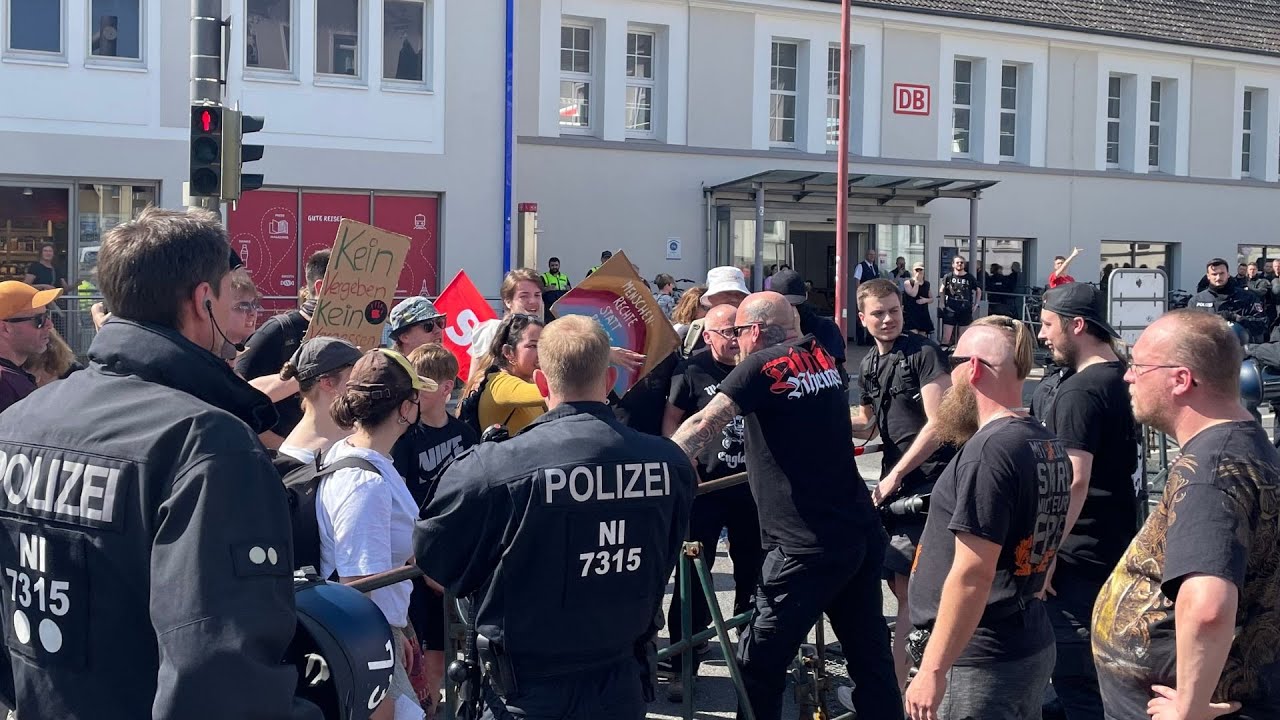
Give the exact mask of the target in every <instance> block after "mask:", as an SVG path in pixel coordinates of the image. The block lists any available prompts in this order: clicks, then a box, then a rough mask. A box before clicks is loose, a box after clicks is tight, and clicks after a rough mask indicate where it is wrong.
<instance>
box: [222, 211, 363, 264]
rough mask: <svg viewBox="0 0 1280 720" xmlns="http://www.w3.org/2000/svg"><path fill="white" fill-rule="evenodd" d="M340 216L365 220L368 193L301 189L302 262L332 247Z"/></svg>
mask: <svg viewBox="0 0 1280 720" xmlns="http://www.w3.org/2000/svg"><path fill="white" fill-rule="evenodd" d="M250 194H252V193H250ZM246 197H247V195H246ZM343 218H346V219H349V220H355V221H356V222H361V223H367V222H369V193H322V192H303V193H302V262H303V263H306V262H307V258H309V257H311V256H312V255H313V254H315V253H316V252H318V251H320V250H325V249H328V248H331V247H333V239H334V238H335V237H336V236H337V235H338V225H339V224H341V223H342V220H343ZM304 272H305V268H304Z"/></svg>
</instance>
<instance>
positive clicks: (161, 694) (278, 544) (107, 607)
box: [0, 319, 321, 720]
mask: <svg viewBox="0 0 1280 720" xmlns="http://www.w3.org/2000/svg"><path fill="white" fill-rule="evenodd" d="M89 356H90V360H91V364H90V367H89V368H88V369H86V370H84V371H82V372H78V373H75V374H73V375H72V376H70V377H69V378H67V379H66V380H62V381H59V382H56V383H53V384H52V385H49V386H47V387H44V388H42V389H40V390H37V391H36V392H35V393H33V394H32V395H31V396H29V397H28V398H26V399H25V400H23V401H21V402H19V403H18V404H16V405H14V406H12V407H11V408H9V409H8V410H6V411H5V412H4V413H2V414H0V463H2V464H3V473H4V474H0V477H3V478H7V479H6V480H5V482H4V483H3V487H4V489H3V491H2V492H0V565H2V566H3V572H2V573H0V574H2V575H3V589H4V599H3V603H4V611H3V614H2V617H3V622H4V624H5V626H6V633H5V639H6V642H7V645H8V653H5V654H4V660H6V661H7V664H8V665H11V670H12V673H11V675H10V674H9V673H8V672H6V673H4V675H5V677H3V678H0V680H3V681H4V683H3V684H8V681H9V680H12V682H13V685H12V686H10V687H9V688H7V690H8V692H7V693H6V694H7V695H10V697H6V698H4V699H5V700H6V701H7V702H9V704H10V705H11V706H13V705H15V702H16V709H17V711H18V714H19V716H20V717H22V718H24V720H27V719H35V718H60V719H63V720H66V719H88V718H93V719H94V720H115V719H117V718H118V719H119V720H126V719H127V720H138V719H140V718H157V719H159V718H172V719H173V720H178V719H181V720H192V719H200V718H209V719H210V720H212V719H213V718H217V719H218V720H224V719H226V718H281V719H283V718H320V717H321V715H320V713H319V711H318V709H316V708H315V707H314V706H311V705H308V704H305V703H302V702H301V701H296V700H295V698H294V691H295V688H296V683H297V674H296V672H295V671H294V669H293V666H292V665H284V664H282V662H281V661H282V660H283V658H284V654H285V650H286V648H287V647H288V645H289V642H290V640H291V639H292V637H293V634H294V628H295V625H296V617H295V610H294V594H293V592H294V591H293V581H292V572H291V568H292V567H293V557H292V546H291V542H292V534H291V531H290V521H289V514H288V507H287V502H286V500H285V494H284V488H283V486H282V484H281V482H280V479H279V476H278V475H277V474H276V472H275V470H274V469H273V468H272V465H271V462H270V461H269V460H268V458H267V455H266V452H265V451H264V449H263V448H262V445H261V444H260V443H259V442H258V439H257V433H258V432H260V431H261V430H263V429H265V428H268V427H270V426H271V424H272V423H273V422H274V418H275V413H274V411H273V409H272V406H271V404H270V402H269V401H268V400H267V398H266V397H265V396H264V395H262V394H261V393H259V392H258V391H256V390H254V389H253V388H252V387H250V386H249V385H248V384H246V383H245V382H244V381H243V380H241V379H239V378H238V377H236V376H235V374H234V373H232V372H231V370H230V369H229V368H228V367H227V366H226V364H225V363H224V362H222V361H220V360H218V358H216V357H215V356H214V355H212V354H211V353H209V352H208V351H206V350H204V349H202V348H199V347H197V346H196V345H194V344H193V343H191V342H190V341H188V340H187V339H186V338H184V337H183V336H181V335H180V334H178V333H177V332H175V331H173V330H169V329H165V328H160V327H156V326H151V325H143V324H138V323H133V322H129V321H126V320H120V319H114V320H111V321H110V322H108V323H107V324H106V325H104V326H103V328H102V330H101V332H99V333H98V335H97V337H96V338H95V339H94V341H93V345H92V347H91V348H90V350H89Z"/></svg>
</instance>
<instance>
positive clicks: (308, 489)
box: [273, 454, 380, 572]
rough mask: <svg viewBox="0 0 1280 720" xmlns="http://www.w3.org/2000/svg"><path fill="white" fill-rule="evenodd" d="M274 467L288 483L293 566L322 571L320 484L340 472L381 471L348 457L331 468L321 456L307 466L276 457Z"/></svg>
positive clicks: (362, 460)
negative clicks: (323, 462)
mask: <svg viewBox="0 0 1280 720" xmlns="http://www.w3.org/2000/svg"><path fill="white" fill-rule="evenodd" d="M273 464H274V465H275V467H276V472H278V473H280V478H281V479H282V480H283V481H284V489H285V493H286V495H287V496H288V498H289V522H290V523H291V524H292V525H293V566H294V568H295V569H301V568H305V567H311V568H313V570H314V571H316V572H319V570H320V521H319V520H317V519H316V502H317V494H318V492H319V490H320V481H321V480H323V479H325V478H326V477H328V476H330V475H332V474H334V473H335V472H337V471H339V470H345V469H347V468H359V469H361V470H368V471H369V472H375V473H376V472H380V471H379V470H378V468H377V467H375V466H374V464H373V463H371V462H369V461H368V460H365V459H364V458H359V457H345V458H342V459H341V460H337V461H334V462H332V463H330V464H328V465H321V456H320V455H319V454H317V455H316V459H315V462H310V463H304V462H302V461H300V460H298V459H297V458H293V457H290V456H288V455H279V454H278V455H276V457H275V460H274V461H273Z"/></svg>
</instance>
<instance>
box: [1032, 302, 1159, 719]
mask: <svg viewBox="0 0 1280 720" xmlns="http://www.w3.org/2000/svg"><path fill="white" fill-rule="evenodd" d="M1097 294H1098V293H1097V291H1096V290H1094V289H1093V287H1092V286H1090V285H1088V284H1086V283H1067V284H1065V285H1060V286H1058V287H1056V288H1054V289H1052V290H1049V291H1048V292H1046V293H1045V294H1044V306H1043V309H1042V310H1041V311H1040V320H1041V325H1040V339H1041V340H1044V341H1045V343H1046V344H1047V345H1048V347H1049V350H1050V351H1051V352H1052V353H1053V362H1054V364H1055V365H1057V366H1060V367H1062V368H1068V369H1070V371H1071V374H1070V375H1067V376H1066V377H1065V378H1062V379H1059V378H1057V377H1055V376H1053V375H1049V376H1046V379H1045V380H1044V382H1043V383H1042V384H1046V385H1051V386H1052V388H1051V389H1050V390H1048V392H1046V393H1044V394H1043V395H1041V394H1040V393H1037V402H1036V404H1035V406H1034V407H1033V408H1032V412H1033V414H1034V416H1035V417H1036V419H1038V420H1039V421H1040V422H1042V423H1044V426H1045V427H1046V428H1047V429H1048V430H1049V432H1051V433H1053V434H1054V435H1056V436H1057V437H1058V440H1059V441H1060V442H1062V445H1063V447H1065V448H1066V450H1067V456H1068V457H1069V458H1070V459H1071V468H1072V476H1071V505H1070V508H1069V510H1068V511H1067V525H1066V529H1065V531H1064V533H1065V539H1064V540H1063V541H1062V547H1061V549H1060V550H1059V552H1058V558H1057V561H1056V562H1055V564H1054V567H1052V568H1050V571H1049V578H1048V579H1046V581H1045V591H1046V592H1045V593H1044V595H1045V596H1047V597H1046V598H1045V599H1046V607H1047V609H1048V611H1049V619H1050V621H1051V622H1052V623H1053V630H1054V635H1055V636H1056V637H1057V646H1058V659H1057V664H1056V665H1055V666H1054V670H1053V689H1054V691H1055V692H1056V693H1057V695H1058V700H1059V701H1060V702H1061V703H1062V708H1063V712H1064V713H1065V714H1066V717H1067V720H1102V717H1103V715H1102V701H1101V699H1100V698H1099V697H1098V677H1097V673H1096V672H1095V671H1094V668H1093V654H1092V651H1091V649H1090V647H1089V614H1090V613H1091V612H1092V610H1093V601H1094V600H1095V599H1096V598H1097V597H1098V591H1099V590H1101V589H1102V584H1103V583H1104V582H1106V579H1107V575H1108V574H1109V573H1110V572H1111V568H1113V567H1115V564H1116V562H1117V561H1118V560H1119V559H1120V556H1121V555H1123V554H1124V551H1125V548H1127V547H1128V546H1129V542H1130V541H1131V540H1133V536H1134V534H1136V533H1137V531H1138V496H1137V487H1136V485H1135V484H1136V483H1138V482H1140V477H1139V476H1138V456H1139V453H1140V449H1139V445H1138V443H1139V440H1138V434H1137V426H1136V424H1135V423H1134V420H1133V409H1132V407H1131V406H1130V404H1129V388H1128V385H1127V384H1126V383H1125V381H1124V374H1125V370H1126V369H1127V368H1126V366H1125V363H1124V362H1122V361H1121V360H1120V359H1119V358H1118V357H1117V356H1116V353H1115V350H1114V349H1113V347H1112V341H1113V340H1114V339H1119V337H1120V336H1119V334H1118V333H1116V331H1115V330H1114V329H1112V327H1111V326H1110V325H1108V324H1107V323H1106V321H1105V320H1103V319H1102V316H1101V314H1100V313H1099V312H1098V301H1099V298H1098V297H1097Z"/></svg>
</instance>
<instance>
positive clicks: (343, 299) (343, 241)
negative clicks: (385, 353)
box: [307, 219, 409, 350]
mask: <svg viewBox="0 0 1280 720" xmlns="http://www.w3.org/2000/svg"><path fill="white" fill-rule="evenodd" d="M408 254H409V238H407V237H405V236H404V235H397V234H396V233H392V232H387V231H386V230H381V229H379V228H376V227H373V226H372V225H366V224H364V223H360V222H356V221H355V220H349V219H343V220H342V222H341V224H339V225H338V236H337V238H336V239H335V240H334V243H333V251H332V254H331V255H330V257H329V269H328V271H327V272H325V274H324V287H322V288H321V289H320V297H319V298H317V300H316V310H315V313H314V314H313V315H312V317H311V327H310V328H309V329H308V330H307V339H308V340H309V339H311V338H313V337H336V338H342V339H343V340H346V341H348V342H350V343H351V344H353V345H355V346H356V347H358V348H360V349H361V350H371V349H373V348H376V347H378V346H379V344H380V343H381V341H382V328H383V325H384V324H385V323H386V322H387V316H388V315H390V314H391V303H392V300H393V298H394V296H395V291H396V284H397V283H399V281H400V270H401V269H402V268H403V267H404V261H405V258H406V257H407V256H408Z"/></svg>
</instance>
